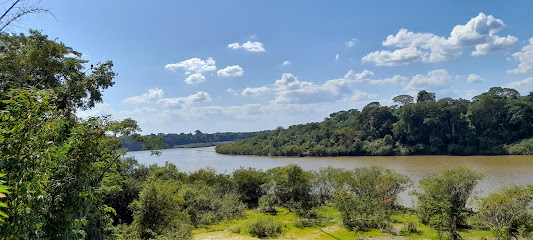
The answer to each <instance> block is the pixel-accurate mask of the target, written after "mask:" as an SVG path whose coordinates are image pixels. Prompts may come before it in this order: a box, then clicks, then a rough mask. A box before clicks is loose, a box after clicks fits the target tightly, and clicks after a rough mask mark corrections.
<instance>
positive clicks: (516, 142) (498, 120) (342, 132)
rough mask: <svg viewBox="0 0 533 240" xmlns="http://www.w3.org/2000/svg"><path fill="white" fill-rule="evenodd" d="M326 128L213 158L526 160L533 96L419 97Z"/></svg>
mask: <svg viewBox="0 0 533 240" xmlns="http://www.w3.org/2000/svg"><path fill="white" fill-rule="evenodd" d="M393 100H394V101H395V102H396V103H398V105H393V106H381V105H380V104H379V103H378V102H372V103H369V104H368V105H366V106H365V107H364V108H363V110H361V111H359V110H357V109H351V110H348V111H340V112H336V113H332V114H331V115H330V116H329V117H328V118H326V119H325V120H324V121H323V122H319V123H307V124H301V125H294V126H290V127H289V128H287V129H284V128H282V127H279V128H277V129H275V130H273V131H270V132H265V133H263V134H260V135H257V136H255V137H252V138H250V139H246V140H241V141H235V142H233V143H232V144H227V145H224V146H218V147H217V148H216V151H217V153H222V154H236V155H266V156H358V155H380V156H383V155H504V154H513V155H521V154H524V155H531V154H533V139H531V138H532V137H533V93H530V94H529V95H527V96H520V93H519V92H518V91H516V90H515V89H511V88H502V87H493V88H491V89H490V90H489V91H487V92H485V93H483V94H480V95H478V96H475V97H474V98H473V99H472V101H469V100H465V99H452V98H442V99H439V100H438V101H437V100H436V98H435V94H434V93H432V92H427V91H420V92H419V93H418V95H417V98H416V103H414V98H413V97H412V96H409V95H400V96H397V97H395V98H394V99H393Z"/></svg>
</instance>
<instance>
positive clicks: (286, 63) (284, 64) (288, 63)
mask: <svg viewBox="0 0 533 240" xmlns="http://www.w3.org/2000/svg"><path fill="white" fill-rule="evenodd" d="M281 65H283V66H287V65H291V62H290V61H283V63H282V64H281Z"/></svg>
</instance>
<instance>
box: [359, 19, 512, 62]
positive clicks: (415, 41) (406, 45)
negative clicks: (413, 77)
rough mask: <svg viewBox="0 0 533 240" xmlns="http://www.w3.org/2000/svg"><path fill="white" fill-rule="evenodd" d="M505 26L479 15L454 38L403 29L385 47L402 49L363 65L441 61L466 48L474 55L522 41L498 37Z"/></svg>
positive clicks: (373, 54) (457, 28)
mask: <svg viewBox="0 0 533 240" xmlns="http://www.w3.org/2000/svg"><path fill="white" fill-rule="evenodd" d="M504 26H505V24H504V23H503V21H502V20H501V19H496V18H494V17H493V16H492V15H488V16H487V15H485V14H484V13H479V15H478V16H476V17H474V18H472V19H470V21H468V22H467V23H466V24H465V25H457V26H455V27H454V28H453V29H452V31H451V33H450V36H448V37H442V36H437V35H435V34H433V33H415V32H411V31H408V30H407V29H400V30H399V31H398V33H397V34H396V35H389V36H388V37H387V38H386V40H385V41H383V43H382V45H383V46H386V47H395V48H399V49H397V50H395V51H393V52H391V51H375V52H371V53H369V54H368V55H366V56H365V57H363V58H362V60H363V62H374V63H375V64H376V65H378V66H400V65H406V64H410V63H414V62H419V61H422V62H441V61H446V60H448V59H450V58H452V57H456V56H459V55H461V54H462V51H463V49H465V48H467V47H475V50H474V51H473V52H472V53H471V54H472V55H473V56H479V55H485V54H489V53H491V52H495V51H499V50H503V49H508V48H510V47H512V46H513V45H514V44H515V43H516V42H517V41H518V38H516V37H514V36H511V35H508V36H507V37H500V36H498V35H496V33H498V32H499V31H500V30H501V29H502V28H503V27H504Z"/></svg>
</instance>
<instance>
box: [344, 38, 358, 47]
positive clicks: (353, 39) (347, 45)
mask: <svg viewBox="0 0 533 240" xmlns="http://www.w3.org/2000/svg"><path fill="white" fill-rule="evenodd" d="M356 40H357V39H355V38H352V39H351V40H349V41H346V42H345V43H344V45H346V47H350V48H351V47H354V46H355V41H356Z"/></svg>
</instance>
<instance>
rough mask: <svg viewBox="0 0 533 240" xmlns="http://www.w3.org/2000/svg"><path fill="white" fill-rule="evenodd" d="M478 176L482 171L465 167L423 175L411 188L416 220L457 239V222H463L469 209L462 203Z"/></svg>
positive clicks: (479, 176) (470, 191)
mask: <svg viewBox="0 0 533 240" xmlns="http://www.w3.org/2000/svg"><path fill="white" fill-rule="evenodd" d="M482 178H483V174H481V173H478V172H476V171H474V170H472V169H470V168H466V167H457V168H454V169H452V170H449V171H444V172H442V173H438V174H428V175H426V176H425V177H424V178H423V179H422V180H420V182H419V184H420V187H419V188H420V189H419V190H417V191H415V192H414V195H415V196H417V197H418V203H417V206H416V210H417V213H418V217H419V218H420V221H421V222H422V223H424V224H429V225H430V226H432V227H434V228H435V229H436V230H437V232H438V233H439V235H440V234H441V233H443V232H445V233H447V234H448V235H449V237H450V238H452V239H460V238H461V237H460V236H459V234H458V233H457V226H458V225H462V224H465V219H466V216H467V214H468V212H470V210H468V209H466V203H467V201H468V198H469V197H470V195H471V194H472V191H473V190H474V187H475V186H476V185H477V182H478V181H479V180H481V179H482Z"/></svg>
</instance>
